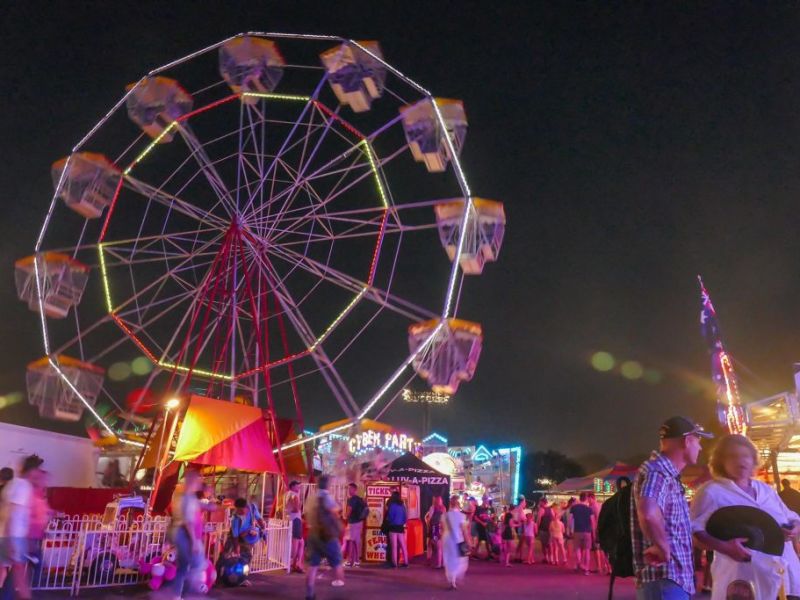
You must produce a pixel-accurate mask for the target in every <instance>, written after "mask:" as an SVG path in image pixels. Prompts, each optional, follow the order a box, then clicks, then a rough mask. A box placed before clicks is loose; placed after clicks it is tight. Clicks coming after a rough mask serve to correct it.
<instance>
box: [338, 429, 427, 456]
mask: <svg viewBox="0 0 800 600" xmlns="http://www.w3.org/2000/svg"><path fill="white" fill-rule="evenodd" d="M418 445H419V444H418V443H417V441H416V440H415V439H414V438H413V437H411V436H409V435H406V434H405V433H400V434H398V433H393V432H391V431H387V432H385V433H384V432H380V431H374V430H372V429H368V430H366V431H362V432H360V433H357V434H356V435H354V436H352V437H351V438H350V439H349V440H348V442H347V449H348V450H349V451H350V454H357V453H360V452H364V451H367V450H374V449H376V448H381V449H383V450H392V451H394V452H413V451H414V450H416V447H417V446H418Z"/></svg>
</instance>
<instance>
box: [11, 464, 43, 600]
mask: <svg viewBox="0 0 800 600" xmlns="http://www.w3.org/2000/svg"><path fill="white" fill-rule="evenodd" d="M43 462H44V460H43V459H42V458H40V457H39V456H37V455H35V454H31V455H30V456H26V457H25V458H24V459H23V460H22V465H21V466H20V471H19V475H18V476H17V477H15V478H14V479H12V480H11V481H10V482H9V483H8V484H6V486H5V487H4V488H3V494H2V508H3V514H2V518H1V519H0V529H2V535H0V538H2V541H3V544H2V545H3V548H2V554H3V562H4V563H6V564H9V563H10V565H11V578H12V579H11V581H5V586H6V588H8V586H13V587H12V588H11V589H12V590H13V589H14V588H16V592H17V595H16V596H13V597H16V598H19V599H21V600H28V599H29V598H31V588H30V583H29V581H28V577H27V575H26V573H25V568H26V566H27V563H28V561H29V560H30V554H29V553H30V548H29V544H30V542H29V537H30V529H31V512H32V509H33V505H34V495H35V493H36V491H35V490H36V487H38V486H40V485H42V480H43V478H44V471H42V463H43Z"/></svg>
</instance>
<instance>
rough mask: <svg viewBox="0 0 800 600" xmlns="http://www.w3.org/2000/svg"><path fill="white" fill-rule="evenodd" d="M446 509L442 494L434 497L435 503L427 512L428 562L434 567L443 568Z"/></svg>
mask: <svg viewBox="0 0 800 600" xmlns="http://www.w3.org/2000/svg"><path fill="white" fill-rule="evenodd" d="M445 512H446V510H445V507H444V502H443V501H442V497H441V496H434V497H433V504H431V507H430V508H429V509H428V512H427V513H425V525H426V526H427V529H428V562H429V564H430V565H431V566H432V567H433V568H434V569H441V568H442V517H443V516H444V514H445Z"/></svg>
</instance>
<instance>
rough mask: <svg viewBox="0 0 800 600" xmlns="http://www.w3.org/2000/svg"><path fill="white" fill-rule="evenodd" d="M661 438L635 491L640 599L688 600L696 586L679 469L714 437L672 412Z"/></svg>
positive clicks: (635, 555)
mask: <svg viewBox="0 0 800 600" xmlns="http://www.w3.org/2000/svg"><path fill="white" fill-rule="evenodd" d="M659 437H660V438H661V443H660V448H659V451H658V452H653V454H652V456H651V457H650V458H649V460H646V461H645V462H644V463H642V466H641V467H640V468H639V473H638V474H637V476H636V480H635V481H634V484H633V494H632V495H631V538H632V542H633V569H634V572H635V574H636V598H637V600H689V598H691V596H692V595H693V594H694V591H695V590H694V562H693V554H692V527H691V523H690V521H689V505H688V503H687V502H686V497H685V496H684V492H683V486H682V485H681V479H680V473H681V471H682V470H683V469H684V467H686V466H687V465H692V464H695V463H696V462H697V457H698V455H699V454H700V439H701V438H710V437H713V436H712V435H711V434H710V433H708V432H706V431H705V430H704V429H703V428H702V427H700V426H699V425H697V424H695V423H694V422H693V421H690V420H689V419H687V418H685V417H672V418H671V419H668V420H667V421H665V422H664V424H663V425H662V426H661V429H660V430H659Z"/></svg>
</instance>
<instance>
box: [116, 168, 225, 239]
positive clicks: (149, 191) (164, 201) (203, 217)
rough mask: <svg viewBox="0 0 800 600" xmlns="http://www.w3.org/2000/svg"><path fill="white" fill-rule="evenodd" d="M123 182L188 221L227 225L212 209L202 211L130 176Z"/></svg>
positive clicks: (128, 187)
mask: <svg viewBox="0 0 800 600" xmlns="http://www.w3.org/2000/svg"><path fill="white" fill-rule="evenodd" d="M125 182H126V183H127V184H128V185H127V186H126V189H129V190H132V191H134V192H136V193H138V194H140V195H141V196H144V197H145V198H146V199H147V200H152V201H154V202H157V203H158V204H161V205H162V206H164V207H166V208H167V209H169V210H174V211H175V212H178V213H180V214H182V215H184V216H186V217H189V218H190V219H194V220H195V221H198V222H199V223H202V224H205V225H216V226H217V228H225V227H227V225H228V224H227V223H226V222H225V221H224V220H222V219H220V218H219V217H217V216H216V215H215V214H214V213H213V210H214V207H212V209H211V210H210V211H205V210H202V209H200V208H198V207H197V206H195V205H194V204H192V203H190V202H187V201H186V200H183V199H181V198H179V197H178V196H177V195H175V194H170V193H168V192H166V191H164V190H163V189H161V188H157V187H155V186H152V185H150V184H148V183H145V182H144V181H141V180H140V179H136V178H135V177H133V176H131V175H126V176H125ZM179 193H180V192H179ZM220 203H221V201H220V202H218V203H217V205H215V206H218V205H219V204H220Z"/></svg>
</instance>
